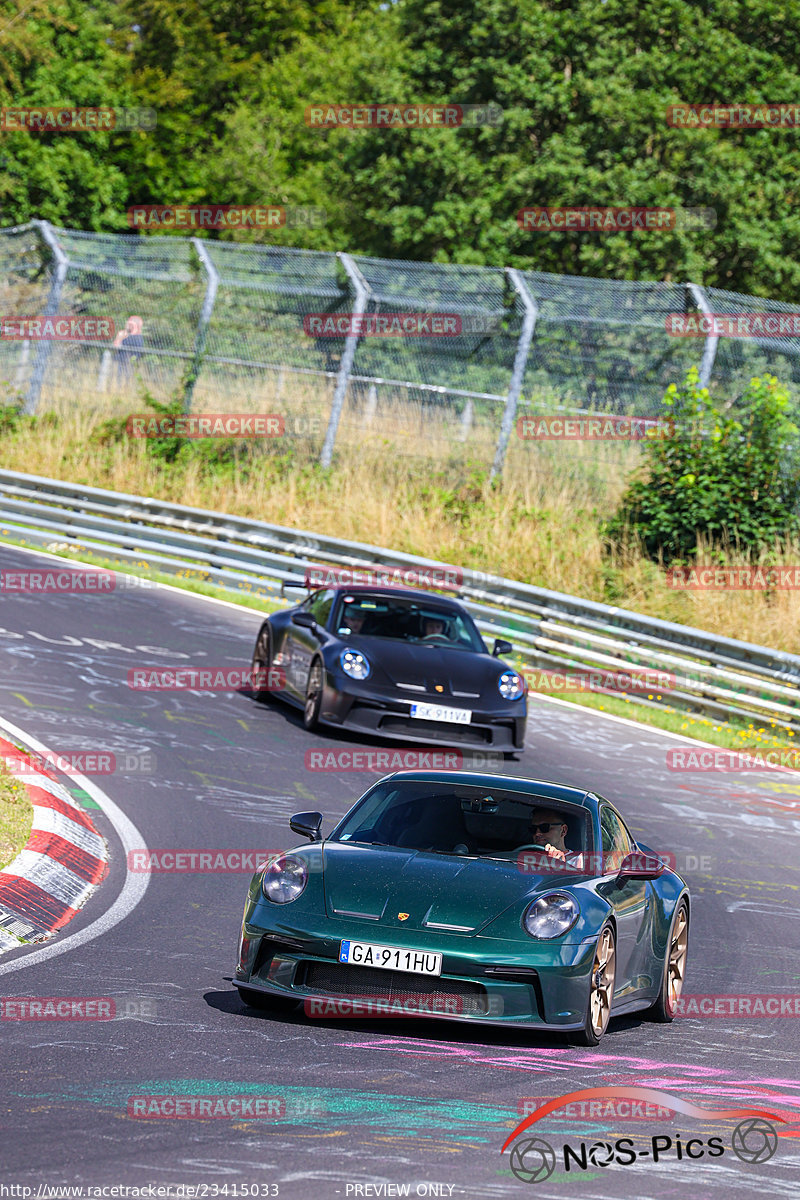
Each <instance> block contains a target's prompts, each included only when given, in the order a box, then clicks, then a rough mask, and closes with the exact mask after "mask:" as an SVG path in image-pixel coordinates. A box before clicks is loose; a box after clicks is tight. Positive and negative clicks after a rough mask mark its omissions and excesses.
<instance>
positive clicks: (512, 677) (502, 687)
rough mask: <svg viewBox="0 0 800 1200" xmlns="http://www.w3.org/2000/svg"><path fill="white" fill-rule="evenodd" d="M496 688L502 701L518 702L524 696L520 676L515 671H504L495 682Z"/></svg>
mask: <svg viewBox="0 0 800 1200" xmlns="http://www.w3.org/2000/svg"><path fill="white" fill-rule="evenodd" d="M497 687H498V689H499V691H500V695H501V696H502V697H503V699H504V700H519V698H520V696H523V695H524V694H525V684H524V683H523V682H522V676H521V675H518V674H517V672H516V671H504V672H503V674H502V675H501V676H500V678H499V679H498V681H497Z"/></svg>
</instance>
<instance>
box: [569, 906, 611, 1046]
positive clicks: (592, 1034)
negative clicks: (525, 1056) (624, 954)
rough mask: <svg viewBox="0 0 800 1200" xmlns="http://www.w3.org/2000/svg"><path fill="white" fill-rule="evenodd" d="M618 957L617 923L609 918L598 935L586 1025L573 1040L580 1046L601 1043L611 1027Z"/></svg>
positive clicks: (585, 1018) (587, 1004)
mask: <svg viewBox="0 0 800 1200" xmlns="http://www.w3.org/2000/svg"><path fill="white" fill-rule="evenodd" d="M609 949H610V953H609ZM616 960H617V939H616V936H615V934H614V926H613V925H612V924H611V922H610V921H607V922H606V924H605V925H604V926H603V928H602V929H601V930H600V933H599V935H598V938H597V946H596V948H595V952H594V960H593V962H592V974H591V978H590V981H589V999H588V1000H587V1002H586V1015H585V1017H584V1022H583V1029H581V1030H580V1032H578V1033H576V1034H575V1035H574V1036H573V1041H574V1042H575V1044H576V1045H578V1046H598V1045H599V1044H600V1039H601V1038H602V1036H603V1034H604V1033H605V1031H606V1029H607V1028H608V1022H609V1020H610V1019H611V1005H612V1003H613V1001H614V979H615V975H616ZM609 967H610V971H609ZM598 972H599V975H598ZM601 997H602V999H601Z"/></svg>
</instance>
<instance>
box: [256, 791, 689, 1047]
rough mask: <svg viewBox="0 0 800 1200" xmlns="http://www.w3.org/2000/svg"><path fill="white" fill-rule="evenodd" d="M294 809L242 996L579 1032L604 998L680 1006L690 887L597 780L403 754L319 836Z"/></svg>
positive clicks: (312, 1011)
mask: <svg viewBox="0 0 800 1200" xmlns="http://www.w3.org/2000/svg"><path fill="white" fill-rule="evenodd" d="M290 824H291V828H292V830H293V831H294V832H295V833H297V834H301V835H304V836H305V837H307V838H309V839H310V841H311V845H308V844H305V845H301V846H299V847H297V848H296V849H293V850H290V851H287V852H286V853H284V854H281V855H279V856H277V857H276V858H273V859H272V860H270V861H269V862H267V863H265V864H264V865H263V866H262V867H261V868H260V869H259V870H258V871H257V872H256V874H255V875H254V876H253V879H252V881H251V883H250V891H249V894H248V897H247V901H246V904H245V910H244V919H243V922H242V929H241V934H240V937H239V956H238V965H237V968H236V975H235V978H234V983H235V984H236V986H237V987H238V988H239V992H240V995H241V997H242V999H243V1000H244V1001H245V1002H246V1003H247V1004H250V1005H253V1006H256V1007H262V1008H268V1007H274V1006H275V1005H281V1004H283V1005H286V1004H287V1003H289V1004H292V1003H296V1002H297V1001H298V1000H303V1001H305V1008H306V1012H307V1014H308V1015H310V1016H319V1017H324V1016H326V1015H328V1013H329V1012H330V1013H331V1015H334V1016H336V1015H340V1016H341V1015H354V1016H358V1015H365V1016H381V1015H388V1016H394V1015H414V1016H420V1015H423V1014H425V1015H433V1016H437V1017H445V1018H447V1019H450V1020H462V1021H463V1020H468V1021H477V1022H489V1023H499V1024H503V1025H512V1026H523V1027H525V1026H529V1027H532V1028H536V1029H542V1030H545V1029H548V1030H553V1031H559V1032H561V1033H567V1034H570V1035H572V1036H573V1037H574V1038H576V1039H577V1040H579V1041H581V1042H582V1043H583V1044H586V1045H596V1044H597V1042H598V1041H599V1039H600V1038H601V1037H602V1035H603V1034H604V1033H605V1030H606V1028H607V1026H608V1022H609V1019H610V1018H611V1017H613V1016H614V1015H616V1014H620V1015H621V1014H623V1013H634V1012H646V1013H647V1014H648V1015H649V1016H650V1017H652V1019H654V1020H656V1021H662V1022H668V1021H671V1020H672V1018H673V1016H674V1015H675V1011H676V1007H677V1001H678V998H679V997H680V994H681V989H682V987H683V981H684V977H685V971H686V957H687V950H688V938H689V914H690V898H689V892H688V889H687V887H686V884H685V882H684V881H683V879H681V877H680V876H679V875H676V874H675V873H674V872H673V871H670V870H669V869H667V867H666V865H665V863H664V862H663V861H662V860H661V859H660V858H659V857H658V855H656V854H655V853H654V852H653V851H651V850H650V849H649V848H648V847H647V846H643V845H641V844H638V845H637V843H636V841H635V839H634V838H633V836H632V834H631V833H630V831H629V830H628V828H627V826H626V824H625V822H624V820H623V818H622V816H621V815H620V813H619V812H618V811H617V809H616V808H615V807H614V806H613V805H612V804H610V803H609V802H608V801H607V800H604V799H603V798H602V796H598V795H596V794H595V793H593V792H585V791H583V790H582V789H579V788H573V787H566V786H562V785H559V784H555V783H545V782H542V781H540V780H532V779H516V778H513V777H511V776H498V775H494V774H491V775H486V774H476V773H472V772H459V771H438V772H437V771H413V772H410V771H408V772H399V773H397V774H395V775H390V776H387V777H386V778H384V779H381V780H379V782H378V783H376V784H375V785H374V786H373V787H371V788H370V789H369V791H367V792H366V793H365V795H364V796H363V797H362V798H361V799H360V800H359V801H357V802H356V804H355V805H354V806H353V808H351V809H350V811H349V812H348V813H347V814H346V815H345V817H344V818H343V819H342V820H341V821H340V822H339V823H338V825H337V826H336V827H335V829H333V831H332V832H331V833H329V834H328V835H327V837H325V838H324V839H323V838H322V836H321V832H320V830H321V824H322V816H321V814H320V813H318V812H307V813H298V814H297V815H296V816H294V817H292V819H291V822H290ZM562 847H563V849H562ZM355 1005H359V1006H360V1007H355Z"/></svg>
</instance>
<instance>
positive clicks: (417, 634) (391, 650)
mask: <svg viewBox="0 0 800 1200" xmlns="http://www.w3.org/2000/svg"><path fill="white" fill-rule="evenodd" d="M512 649H513V647H512V645H511V643H510V642H506V641H501V640H499V639H497V640H495V643H494V648H493V650H492V652H491V653H489V650H488V649H487V647H486V645H485V643H484V641H483V639H482V638H481V636H480V634H479V632H478V630H477V628H476V626H475V622H474V621H473V620H472V617H471V616H470V614H469V613H468V612H467V610H466V608H464V606H463V605H462V604H459V603H458V601H457V600H453V599H450V598H449V597H447V598H446V597H444V596H440V595H435V594H432V593H430V592H424V591H418V590H416V589H413V588H392V587H383V588H379V587H366V586H363V585H362V586H359V587H350V586H348V587H345V586H339V587H333V588H326V589H322V590H319V591H316V592H314V593H313V594H312V595H310V596H308V597H307V599H305V600H304V601H303V603H302V604H298V605H296V606H295V607H293V608H289V609H285V610H284V611H282V612H277V613H273V614H272V615H271V616H270V617H268V618H267V619H266V620H265V621H264V623H263V625H262V626H261V629H260V630H259V634H258V638H257V639H256V646H255V650H254V652H253V660H252V671H253V675H252V678H253V681H254V682H253V692H254V694H255V696H256V697H257V698H258V699H261V700H264V699H267V698H268V697H269V696H271V695H274V694H276V693H277V694H279V695H280V696H282V697H283V698H284V699H286V700H288V701H289V702H290V703H292V704H295V705H297V706H298V707H300V708H302V709H303V721H304V723H305V726H306V728H307V729H315V728H316V727H317V726H318V725H334V726H336V725H338V726H340V727H344V728H347V729H350V730H355V731H357V732H359V733H366V734H377V735H378V736H380V737H387V738H397V739H401V740H402V741H404V742H409V741H410V742H436V741H438V742H444V743H446V744H447V745H450V746H469V747H473V748H477V747H483V748H486V749H494V750H501V751H505V752H508V753H511V752H513V751H515V750H521V749H522V747H523V744H524V738H525V718H526V687H525V682H524V680H523V679H522V677H521V675H519V673H518V672H517V671H515V670H514V668H513V667H510V666H508V665H507V664H506V663H504V662H501V661H500V659H499V658H498V655H500V654H508V653H510V652H511V650H512ZM271 671H272V674H273V676H277V677H278V679H279V685H278V686H276V687H272V688H271V687H270V686H268V681H269V677H270V672H271ZM265 685H267V686H265Z"/></svg>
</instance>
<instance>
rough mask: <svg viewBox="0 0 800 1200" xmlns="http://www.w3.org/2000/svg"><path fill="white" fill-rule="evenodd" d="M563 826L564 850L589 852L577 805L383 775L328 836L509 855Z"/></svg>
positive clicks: (584, 817) (585, 820) (585, 817)
mask: <svg viewBox="0 0 800 1200" xmlns="http://www.w3.org/2000/svg"><path fill="white" fill-rule="evenodd" d="M534 820H535V821H536V822H539V824H540V828H539V830H538V832H537V833H536V834H534V832H533V830H532V825H533V823H534ZM551 821H552V823H553V825H554V826H556V828H557V829H558V832H557V833H555V832H554V833H552V834H550V835H549V836H548V834H547V833H544V832H542V830H541V825H543V824H548V823H549V822H551ZM563 825H566V826H567V833H566V835H565V836H564V849H565V851H566V852H567V853H568V854H571V855H581V854H583V855H588V854H590V853H591V852H592V850H593V849H594V846H593V839H592V823H591V818H590V814H589V811H588V810H587V809H585V808H583V807H581V806H579V805H575V804H564V803H562V802H561V801H559V802H554V801H552V800H549V799H547V798H545V797H542V796H537V795H535V793H532V794H528V793H523V792H512V791H506V790H504V789H503V788H492V789H490V790H487V788H486V786H485V785H484V786H483V787H479V786H476V785H471V784H461V783H456V782H454V783H443V782H442V781H441V780H436V781H429V782H423V781H420V780H407V779H406V780H394V781H391V780H387V781H386V782H385V783H379V784H377V785H376V786H375V788H374V789H373V790H372V791H371V792H368V793H367V795H366V796H364V798H363V799H362V800H360V801H359V803H358V804H357V805H356V806H355V807H354V808H353V809H352V810H351V811H350V812H349V813H348V814H347V816H345V818H344V820H343V821H342V822H341V823H340V824H339V825H338V826H337V827H336V829H335V830H334V831H333V833H332V834H331V840H332V841H334V842H355V843H358V844H360V845H368V846H396V847H401V848H405V849H409V850H420V851H426V850H427V851H434V852H435V853H439V854H457V855H461V856H464V855H470V856H475V857H480V858H499V859H505V860H506V861H515V859H516V856H517V854H518V853H519V851H520V849H521V848H522V847H525V846H528V847H530V846H533V845H543V844H544V843H545V842H546V841H551V842H552V841H554V840H555V839H557V838H558V837H559V835H560V833H561V831H562V829H563ZM587 861H588V860H587Z"/></svg>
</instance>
